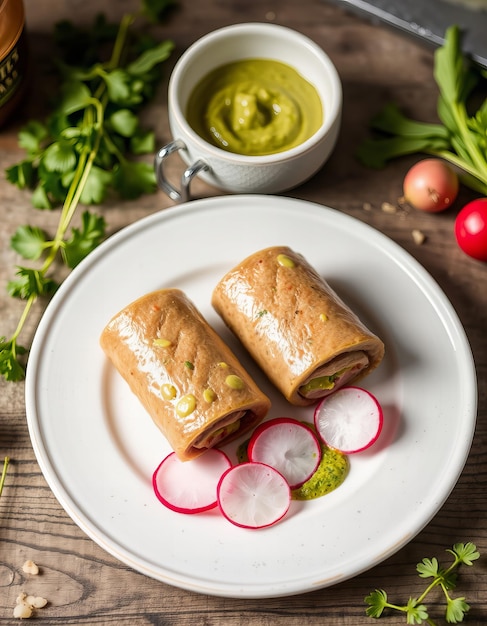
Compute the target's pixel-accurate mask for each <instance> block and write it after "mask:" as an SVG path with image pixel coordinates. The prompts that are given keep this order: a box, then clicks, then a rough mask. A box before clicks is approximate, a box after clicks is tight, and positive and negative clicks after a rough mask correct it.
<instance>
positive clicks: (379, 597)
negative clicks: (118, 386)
mask: <svg viewBox="0 0 487 626" xmlns="http://www.w3.org/2000/svg"><path fill="white" fill-rule="evenodd" d="M365 602H366V603H367V604H368V605H369V606H368V607H367V609H366V610H365V612H366V614H367V615H368V616H369V617H375V618H379V617H380V616H381V615H382V613H383V611H384V609H385V608H386V607H387V606H388V602H387V593H386V592H385V591H384V590H383V589H376V590H375V591H372V592H371V593H370V594H369V595H368V596H367V597H366V598H365Z"/></svg>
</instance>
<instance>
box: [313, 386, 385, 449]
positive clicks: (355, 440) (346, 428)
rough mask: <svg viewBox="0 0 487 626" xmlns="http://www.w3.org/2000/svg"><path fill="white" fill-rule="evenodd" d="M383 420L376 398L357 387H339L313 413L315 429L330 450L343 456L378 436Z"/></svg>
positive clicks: (362, 447)
mask: <svg viewBox="0 0 487 626" xmlns="http://www.w3.org/2000/svg"><path fill="white" fill-rule="evenodd" d="M383 420H384V417H383V413H382V408H381V406H380V404H379V402H378V401H377V399H376V398H375V397H374V396H373V395H372V394H371V393H370V392H369V391H366V390H365V389H361V388H360V387H342V388H341V389H338V390H337V391H335V393H333V394H331V395H330V396H327V397H326V398H323V400H322V401H321V402H320V404H319V405H318V406H317V407H316V410H315V426H316V430H317V432H318V434H319V436H320V437H321V438H322V439H323V441H324V443H325V444H326V445H327V446H329V447H330V448H334V449H335V450H338V451H340V452H343V453H344V454H352V453H354V452H361V451H362V450H365V449H366V448H368V447H369V446H371V445H372V444H373V443H374V442H375V441H376V440H377V438H378V437H379V435H380V432H381V430H382V423H383Z"/></svg>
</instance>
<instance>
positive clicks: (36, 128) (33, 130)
mask: <svg viewBox="0 0 487 626" xmlns="http://www.w3.org/2000/svg"><path fill="white" fill-rule="evenodd" d="M47 136H48V130H47V127H46V125H45V124H42V123H41V122H38V121H36V120H31V121H30V122H28V123H27V124H26V125H25V126H24V127H23V128H21V130H20V131H19V146H20V147H21V148H24V150H25V151H26V152H27V154H29V155H37V154H39V152H40V151H41V150H42V142H43V140H44V139H46V138H47Z"/></svg>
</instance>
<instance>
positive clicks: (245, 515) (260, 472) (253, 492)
mask: <svg viewBox="0 0 487 626" xmlns="http://www.w3.org/2000/svg"><path fill="white" fill-rule="evenodd" d="M217 493H218V504H219V506H220V510H221V512H222V513H223V515H224V516H225V517H226V518H227V519H228V520H229V521H230V522H232V524H235V526H241V527H242V528H265V527H267V526H271V525H272V524H275V523H276V522H278V521H279V520H280V519H282V518H283V517H284V515H286V513H287V511H288V509H289V505H290V503H291V489H290V487H289V484H288V482H287V481H286V479H285V478H284V476H282V474H280V473H279V472H278V471H277V470H275V469H274V468H273V467H270V465H265V464H264V463H252V462H248V463H242V464H241V465H234V466H233V467H232V468H230V469H229V470H227V471H226V472H225V473H224V474H223V476H222V477H221V479H220V482H219V483H218V489H217Z"/></svg>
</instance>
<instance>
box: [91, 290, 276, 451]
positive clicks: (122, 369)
mask: <svg viewBox="0 0 487 626" xmlns="http://www.w3.org/2000/svg"><path fill="white" fill-rule="evenodd" d="M100 344H101V347H102V348H103V350H104V351H105V353H106V355H107V356H108V358H109V359H110V360H111V361H112V362H113V364H114V365H115V367H116V368H117V370H118V371H119V373H120V374H121V375H122V376H123V378H124V379H125V380H126V381H127V383H128V384H129V386H130V388H131V390H132V391H133V393H134V394H135V395H136V396H137V397H138V399H139V400H140V402H141V403H142V405H143V406H144V407H145V409H146V410H147V412H148V413H149V415H150V416H151V417H152V419H153V421H154V422H155V424H156V425H157V426H158V427H159V428H160V430H161V431H162V433H163V434H164V436H165V437H166V439H167V440H168V442H169V444H170V445H171V447H172V448H173V450H174V451H175V452H176V454H177V455H178V457H179V458H180V459H181V460H183V461H188V460H190V459H193V458H195V457H197V456H199V455H200V454H202V453H203V452H204V451H205V450H206V449H208V448H210V447H213V446H215V445H220V444H223V443H227V442H228V441H230V440H231V439H234V438H236V437H238V436H240V435H241V434H242V433H244V432H245V431H247V430H250V429H252V428H253V427H255V426H256V425H257V424H258V423H259V422H260V421H261V420H262V419H263V418H264V417H265V415H266V414H267V412H268V410H269V408H270V401H269V399H268V398H267V397H266V396H265V395H264V394H263V393H262V392H261V391H260V390H259V389H258V387H257V385H256V384H255V383H254V381H253V380H252V379H251V377H250V376H249V374H248V373H247V372H246V371H245V369H244V368H243V367H242V365H241V364H240V363H239V361H238V359H237V357H236V356H235V355H234V354H233V352H232V351H231V350H230V348H228V346H227V345H226V344H225V343H224V342H223V340H222V339H221V338H220V337H219V335H218V334H217V333H216V332H215V331H214V330H213V329H212V328H211V327H210V326H209V324H208V323H207V322H206V320H205V319H204V318H203V316H202V315H201V313H200V312H199V311H198V310H197V308H196V307H195V305H194V304H193V303H192V302H191V301H190V300H189V299H188V298H187V296H186V295H185V294H184V293H183V292H182V291H180V290H178V289H166V290H160V291H155V292H153V293H150V294H147V295H145V296H143V297H141V298H139V299H138V300H136V301H135V302H133V303H131V304H129V305H128V306H127V307H125V308H124V309H123V310H122V311H120V312H119V313H117V314H116V315H115V316H114V317H113V318H112V319H111V321H110V322H109V323H108V325H107V326H106V327H105V329H104V330H103V332H102V334H101V337H100Z"/></svg>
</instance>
